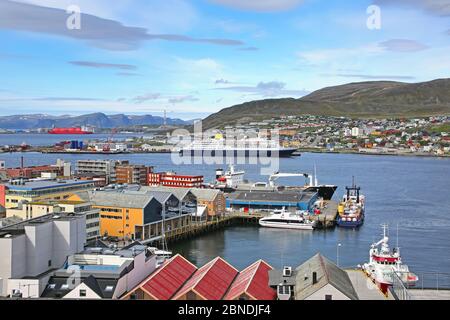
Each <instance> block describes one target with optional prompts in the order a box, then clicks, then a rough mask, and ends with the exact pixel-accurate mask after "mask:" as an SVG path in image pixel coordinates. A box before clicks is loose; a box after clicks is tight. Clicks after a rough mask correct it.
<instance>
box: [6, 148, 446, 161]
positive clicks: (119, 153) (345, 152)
mask: <svg viewBox="0 0 450 320" xmlns="http://www.w3.org/2000/svg"><path fill="white" fill-rule="evenodd" d="M298 152H299V153H324V154H354V155H361V156H391V157H396V156H398V157H419V158H442V159H448V158H450V154H444V155H435V154H426V153H383V152H373V153H369V152H358V151H352V150H342V151H327V150H315V149H299V150H298ZM16 153H23V154H26V153H40V154H42V155H45V154H61V155H65V154H70V155H78V154H79V155H85V154H90V155H132V154H170V153H172V151H170V150H164V151H128V152H106V153H103V152H95V151H92V152H77V151H70V152H64V151H61V152H58V151H48V150H46V151H42V150H36V149H31V150H23V151H4V152H0V156H1V155H2V154H16Z"/></svg>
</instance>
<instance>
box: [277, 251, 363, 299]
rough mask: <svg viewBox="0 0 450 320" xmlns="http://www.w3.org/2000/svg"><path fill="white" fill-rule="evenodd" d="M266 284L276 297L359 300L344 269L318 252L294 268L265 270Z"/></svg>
mask: <svg viewBox="0 0 450 320" xmlns="http://www.w3.org/2000/svg"><path fill="white" fill-rule="evenodd" d="M269 285H270V287H272V288H274V289H276V290H277V296H278V299H279V300H359V298H358V294H357V293H356V290H355V288H354V287H353V283H352V281H351V279H350V277H349V275H348V274H347V272H345V270H342V269H340V268H339V267H338V266H336V265H335V264H334V263H333V262H331V261H330V260H328V259H327V258H325V257H323V256H322V255H321V254H316V255H315V256H314V257H312V258H311V259H309V260H308V261H306V262H305V263H303V264H302V265H300V266H299V267H297V268H296V269H295V270H293V269H292V268H291V267H284V269H283V270H271V271H269Z"/></svg>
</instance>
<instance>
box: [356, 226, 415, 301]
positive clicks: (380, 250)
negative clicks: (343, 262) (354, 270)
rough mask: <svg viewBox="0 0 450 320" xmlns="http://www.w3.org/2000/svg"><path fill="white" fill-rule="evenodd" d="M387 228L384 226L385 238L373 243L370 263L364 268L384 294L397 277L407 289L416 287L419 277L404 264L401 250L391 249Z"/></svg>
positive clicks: (370, 251)
mask: <svg viewBox="0 0 450 320" xmlns="http://www.w3.org/2000/svg"><path fill="white" fill-rule="evenodd" d="M386 230H387V226H386V225H384V226H383V238H382V239H381V240H380V241H378V242H377V243H373V244H372V246H371V248H370V250H369V262H368V263H365V264H364V265H363V266H362V269H363V271H364V272H365V273H366V274H367V275H368V276H369V277H370V278H371V279H372V280H373V281H374V282H375V283H376V284H377V285H378V286H379V288H380V289H381V290H382V291H383V292H385V293H386V292H387V290H388V289H389V287H390V286H392V284H393V282H394V277H395V276H397V277H398V279H400V280H401V281H402V282H403V283H404V284H405V285H406V286H407V287H410V286H414V285H415V284H416V282H417V281H418V280H419V277H418V276H417V275H415V274H414V273H412V272H410V271H409V268H408V266H407V265H406V264H404V263H403V262H402V258H401V255H400V248H394V249H392V250H391V249H390V248H389V238H388V237H387V234H386Z"/></svg>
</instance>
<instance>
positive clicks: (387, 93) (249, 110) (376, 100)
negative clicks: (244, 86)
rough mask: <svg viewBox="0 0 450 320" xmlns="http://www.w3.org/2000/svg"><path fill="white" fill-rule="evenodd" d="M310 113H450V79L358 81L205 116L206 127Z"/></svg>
mask: <svg viewBox="0 0 450 320" xmlns="http://www.w3.org/2000/svg"><path fill="white" fill-rule="evenodd" d="M306 114H309V115H324V116H345V117H352V118H391V117H416V116H417V117H418V116H430V115H437V114H450V79H438V80H433V81H429V82H421V83H403V82H393V81H371V82H358V83H350V84H345V85H340V86H334V87H328V88H324V89H321V90H318V91H315V92H313V93H311V94H309V95H307V96H304V97H302V98H300V99H293V98H283V99H265V100H258V101H251V102H246V103H243V104H240V105H236V106H233V107H230V108H226V109H223V110H221V111H219V112H217V113H215V114H212V115H210V116H209V117H207V118H206V119H204V120H203V128H205V129H209V128H219V127H223V126H225V125H228V124H236V123H244V122H248V121H257V120H262V119H267V118H270V117H274V116H280V115H306Z"/></svg>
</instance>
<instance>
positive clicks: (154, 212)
mask: <svg viewBox="0 0 450 320" xmlns="http://www.w3.org/2000/svg"><path fill="white" fill-rule="evenodd" d="M69 200H75V201H87V202H90V203H92V206H93V207H94V208H97V209H99V210H100V232H101V235H102V236H103V235H105V236H110V237H117V238H119V239H125V240H149V239H152V238H157V237H160V236H161V235H162V230H163V226H164V228H165V229H166V230H167V231H168V230H172V231H173V230H177V229H179V228H183V227H186V226H187V225H189V223H190V220H191V217H190V215H188V214H183V211H182V207H181V205H180V201H179V200H178V198H177V197H176V196H174V195H173V194H171V193H168V192H142V191H128V192H124V191H123V190H117V191H114V190H113V191H92V192H83V193H79V194H76V195H73V196H72V197H71V198H69ZM163 217H164V218H163ZM163 220H164V221H163Z"/></svg>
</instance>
